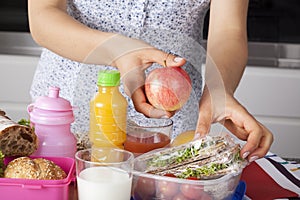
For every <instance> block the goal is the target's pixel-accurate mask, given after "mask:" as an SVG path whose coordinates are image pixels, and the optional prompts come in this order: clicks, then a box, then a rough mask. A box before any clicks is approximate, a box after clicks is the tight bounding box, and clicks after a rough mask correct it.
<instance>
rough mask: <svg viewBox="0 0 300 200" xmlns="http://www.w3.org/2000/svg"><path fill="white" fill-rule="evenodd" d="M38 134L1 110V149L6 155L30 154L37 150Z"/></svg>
mask: <svg viewBox="0 0 300 200" xmlns="http://www.w3.org/2000/svg"><path fill="white" fill-rule="evenodd" d="M37 146H38V141H37V135H36V134H35V133H34V131H33V130H32V128H31V127H29V126H24V125H20V124H18V123H16V122H14V121H12V120H11V119H9V118H8V117H7V116H5V113H4V112H3V111H2V112H0V151H2V153H3V154H4V155H5V156H7V157H8V156H29V155H31V154H33V153H34V152H35V151H36V150H37Z"/></svg>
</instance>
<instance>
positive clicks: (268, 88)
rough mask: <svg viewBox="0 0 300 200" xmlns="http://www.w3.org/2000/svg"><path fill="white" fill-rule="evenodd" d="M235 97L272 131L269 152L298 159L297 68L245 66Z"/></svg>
mask: <svg viewBox="0 0 300 200" xmlns="http://www.w3.org/2000/svg"><path fill="white" fill-rule="evenodd" d="M236 98H237V99H238V100H239V101H240V102H241V103H242V104H243V105H244V106H245V107H246V108H247V109H248V111H249V112H250V113H252V114H253V115H254V116H255V117H256V118H257V119H258V120H259V121H260V122H262V123H263V124H264V125H265V126H267V127H268V128H269V129H270V130H271V131H272V132H273V134H274V143H273V145H272V147H271V151H272V152H273V153H276V154H277V155H279V156H282V157H288V158H300V69H284V68H268V67H266V68H264V67H247V68H246V71H245V73H244V76H243V78H242V80H241V82H240V85H239V87H238V88H237V91H236Z"/></svg>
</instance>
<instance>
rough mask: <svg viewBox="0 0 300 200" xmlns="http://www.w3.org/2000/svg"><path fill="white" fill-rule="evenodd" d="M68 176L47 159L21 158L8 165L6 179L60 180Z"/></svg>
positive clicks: (5, 173) (5, 172)
mask: <svg viewBox="0 0 300 200" xmlns="http://www.w3.org/2000/svg"><path fill="white" fill-rule="evenodd" d="M66 177H67V175H66V173H65V171H63V170H62V169H61V168H60V167H59V166H58V165H56V164H55V163H54V162H53V161H51V160H47V159H45V158H35V159H31V158H29V157H19V158H16V159H14V160H12V161H11V162H9V163H8V165H7V166H6V169H5V171H4V178H23V179H39V180H59V179H64V178H66Z"/></svg>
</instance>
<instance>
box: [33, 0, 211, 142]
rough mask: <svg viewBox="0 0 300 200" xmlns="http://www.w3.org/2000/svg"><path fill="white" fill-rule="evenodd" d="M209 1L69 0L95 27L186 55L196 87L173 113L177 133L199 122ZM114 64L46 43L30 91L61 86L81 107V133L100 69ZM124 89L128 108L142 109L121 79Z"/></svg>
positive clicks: (77, 125) (77, 129)
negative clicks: (70, 54) (62, 52)
mask: <svg viewBox="0 0 300 200" xmlns="http://www.w3.org/2000/svg"><path fill="white" fill-rule="evenodd" d="M209 4H210V0H180V1H178V0H159V1H157V0H135V1H131V0H68V13H69V14H70V15H71V16H72V17H73V18H75V19H76V20H78V21H80V22H81V23H83V24H85V25H87V26H88V27H90V28H93V29H97V30H101V31H107V32H115V33H119V34H123V35H125V36H128V37H131V38H138V39H141V40H144V41H146V42H147V43H149V44H151V45H152V46H154V47H156V48H158V49H161V50H164V51H166V52H171V53H174V54H177V55H179V56H181V57H184V58H186V60H187V61H188V62H187V63H186V65H185V66H184V67H183V68H184V69H185V70H186V71H187V72H188V73H189V75H190V77H191V80H192V85H193V92H192V95H191V97H190V99H189V101H188V102H187V103H186V104H185V106H184V107H183V108H182V109H181V110H180V111H178V112H177V113H176V114H175V115H174V116H173V117H172V120H173V121H174V125H173V133H172V134H173V137H175V136H176V135H178V134H180V133H181V132H183V131H187V130H194V129H195V127H196V123H197V118H198V103H199V99H200V97H201V92H202V85H203V84H202V75H201V74H202V73H201V71H202V69H201V66H202V64H203V62H205V54H206V52H205V50H204V48H203V47H202V46H201V44H202V40H203V37H202V36H203V22H204V17H205V15H206V12H207V10H208V8H209ZM62 31H63V30H62ZM82 37H84V36H82ZM157 67H161V66H158V65H157V64H153V65H152V66H151V67H149V68H148V69H147V70H146V72H149V71H150V70H152V69H153V68H157ZM110 68H112V67H111V66H100V65H89V64H84V63H79V62H75V61H72V60H69V59H66V58H64V57H61V56H59V55H57V54H55V53H53V52H51V51H49V50H48V49H44V50H43V52H42V55H41V58H40V61H39V64H38V66H37V70H36V73H35V76H34V80H33V83H32V87H31V91H30V94H31V96H32V100H33V101H34V99H35V98H37V97H40V96H44V95H47V92H48V88H49V86H57V87H60V89H61V90H60V96H61V97H63V98H66V99H67V100H69V101H70V102H71V104H72V105H73V106H74V107H76V109H75V110H74V114H75V122H74V123H73V124H72V132H73V133H75V134H76V135H77V136H79V137H82V135H87V133H88V131H89V101H90V100H91V98H92V96H93V95H94V93H95V92H96V91H97V85H96V81H97V74H98V71H99V70H100V69H110ZM120 90H121V92H122V93H123V94H124V96H125V97H126V98H127V100H128V102H129V105H128V114H129V115H136V114H138V113H137V112H136V111H135V110H134V107H133V104H132V101H131V100H130V99H129V98H128V97H127V96H126V95H125V93H124V92H123V87H122V85H121V87H120Z"/></svg>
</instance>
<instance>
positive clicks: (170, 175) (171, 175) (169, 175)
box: [164, 173, 176, 178]
mask: <svg viewBox="0 0 300 200" xmlns="http://www.w3.org/2000/svg"><path fill="white" fill-rule="evenodd" d="M164 176H168V177H174V178H176V176H175V175H174V174H171V173H170V174H165V175H164Z"/></svg>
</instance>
